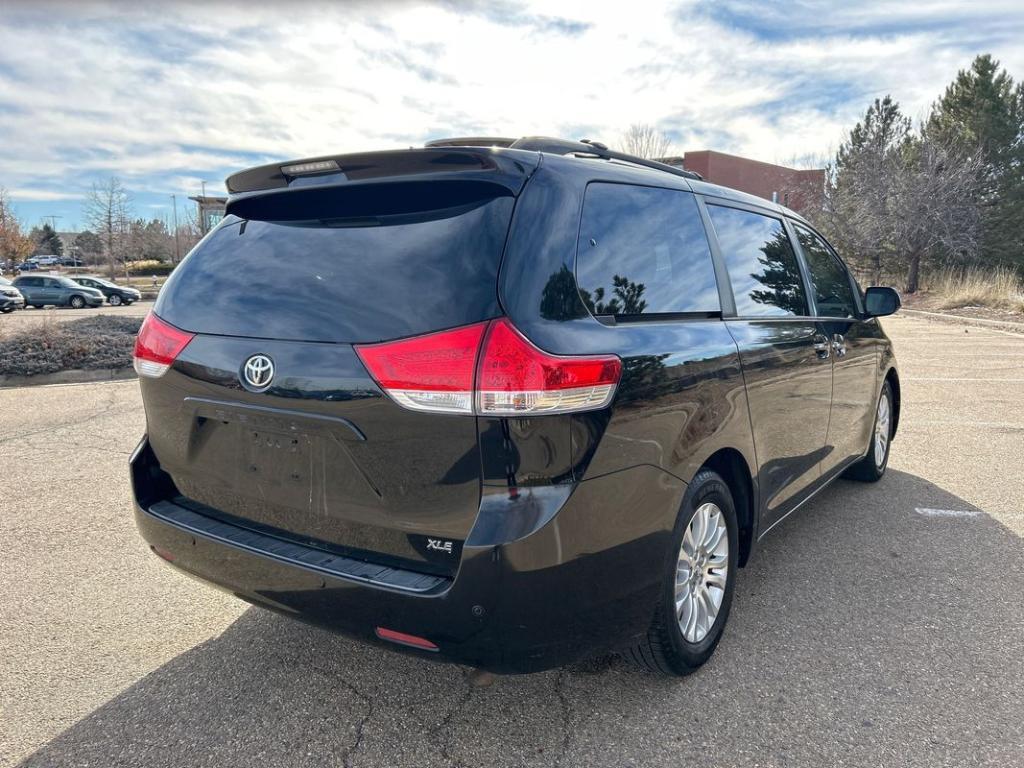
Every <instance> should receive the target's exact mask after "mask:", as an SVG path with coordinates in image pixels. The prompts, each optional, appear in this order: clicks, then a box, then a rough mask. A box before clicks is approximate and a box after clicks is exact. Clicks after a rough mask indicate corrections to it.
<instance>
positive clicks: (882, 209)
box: [824, 96, 981, 293]
mask: <svg viewBox="0 0 1024 768" xmlns="http://www.w3.org/2000/svg"><path fill="white" fill-rule="evenodd" d="M979 163H980V156H979V153H978V152H977V150H976V149H975V148H972V147H968V146H964V145H961V144H957V143H954V142H953V141H950V140H948V139H945V140H940V139H937V138H935V137H934V136H930V135H928V134H927V132H923V131H922V132H918V133H915V132H914V131H913V130H912V127H911V123H910V120H909V119H907V118H906V117H904V116H903V115H902V113H901V112H900V108H899V105H898V104H897V103H896V102H895V101H893V100H892V99H891V98H890V97H888V96H887V97H885V98H884V99H876V100H875V103H874V104H873V105H872V106H871V107H870V108H869V109H868V111H867V113H866V114H865V117H864V120H862V121H861V122H860V123H858V124H857V125H856V127H855V128H854V129H853V130H852V131H851V132H850V138H849V139H848V140H847V141H846V142H844V143H843V145H842V146H841V147H840V148H839V152H838V154H837V156H836V160H835V163H834V164H832V165H831V166H830V167H829V169H828V171H829V174H828V182H827V184H826V200H825V211H824V217H825V219H826V222H827V229H828V230H829V232H830V234H831V235H832V237H833V238H834V239H835V240H836V242H837V243H838V244H839V245H840V246H841V247H842V248H843V250H844V251H845V252H846V253H847V254H848V255H849V256H850V257H851V259H852V261H853V262H854V264H855V265H858V266H860V267H861V269H862V270H865V271H868V272H870V275H871V279H872V280H873V281H874V282H876V283H877V282H881V280H882V278H883V275H885V274H886V273H891V272H893V271H896V270H899V271H900V272H902V273H903V274H904V275H905V278H906V283H905V288H906V291H907V293H914V292H915V291H917V289H918V287H919V284H920V276H921V266H922V263H924V262H925V261H928V260H931V261H935V260H939V259H944V260H951V259H953V260H966V259H970V258H974V257H976V256H977V253H978V244H979V238H980V226H981V224H980V221H981V215H980V214H981V206H980V188H979V183H978V178H979V175H980V174H979V168H980V166H979Z"/></svg>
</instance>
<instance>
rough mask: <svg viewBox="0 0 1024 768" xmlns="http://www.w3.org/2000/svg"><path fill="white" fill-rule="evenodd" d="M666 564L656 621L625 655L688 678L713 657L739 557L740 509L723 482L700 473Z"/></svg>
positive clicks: (687, 498) (690, 490)
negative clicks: (737, 514) (738, 522)
mask: <svg viewBox="0 0 1024 768" xmlns="http://www.w3.org/2000/svg"><path fill="white" fill-rule="evenodd" d="M671 553H672V554H671V559H670V562H667V563H665V564H664V565H663V569H664V573H663V576H662V588H661V595H660V597H659V601H658V607H657V609H656V610H655V613H654V619H653V621H652V622H651V626H650V628H649V629H648V630H647V634H646V636H644V637H643V638H642V639H641V640H640V642H638V643H637V644H636V645H634V646H633V647H632V648H630V649H628V651H627V655H628V656H629V657H630V658H631V659H632V660H633V661H634V662H635V663H636V664H638V665H639V666H641V667H644V668H646V669H649V670H651V671H652V672H658V673H661V674H664V675H675V676H681V675H688V674H690V673H691V672H694V671H695V670H696V669H697V668H698V667H700V666H701V665H702V664H704V662H706V661H707V660H708V659H709V658H711V654H712V653H714V651H715V648H716V647H717V645H718V641H719V640H721V638H722V631H723V630H724V629H725V623H726V621H727V620H728V618H729V608H730V606H731V605H732V594H733V587H734V582H735V575H736V569H737V555H738V553H739V534H738V527H737V524H736V506H735V504H734V503H733V499H732V493H731V492H730V490H729V486H728V485H726V484H725V481H724V480H723V479H722V478H721V477H720V476H719V475H718V474H717V473H715V472H713V471H711V470H709V469H702V470H701V471H700V472H698V473H697V476H696V477H694V478H693V482H691V483H690V486H689V488H688V489H687V491H686V496H685V498H684V500H683V507H682V509H681V510H680V513H679V518H678V519H677V521H676V527H675V531H674V532H673V537H672V549H671Z"/></svg>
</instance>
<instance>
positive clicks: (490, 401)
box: [476, 318, 622, 415]
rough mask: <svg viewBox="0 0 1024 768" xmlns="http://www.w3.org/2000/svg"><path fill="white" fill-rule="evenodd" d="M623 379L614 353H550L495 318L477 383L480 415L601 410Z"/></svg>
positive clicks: (484, 349)
mask: <svg viewBox="0 0 1024 768" xmlns="http://www.w3.org/2000/svg"><path fill="white" fill-rule="evenodd" d="M621 375H622V362H621V361H620V360H619V358H618V357H616V356H615V355H598V356H593V357H567V356H560V355H549V354H548V353H547V352H543V351H541V350H539V349H537V347H535V346H534V345H533V344H531V343H530V342H529V341H528V340H527V339H526V338H525V337H524V336H523V335H522V334H521V333H519V331H517V330H516V329H515V327H514V326H513V325H512V323H510V322H509V321H508V319H507V318H501V319H499V320H494V321H493V322H492V323H491V325H490V328H489V329H488V332H487V338H486V339H485V340H484V347H483V351H482V352H481V354H480V368H479V372H478V374H477V381H476V390H477V393H476V406H477V412H478V413H480V414H498V415H504V414H520V413H566V412H569V411H586V410H593V409H595V408H603V407H604V406H606V405H608V403H610V402H611V399H612V397H613V396H614V394H615V387H616V385H617V384H618V383H619V377H620V376H621Z"/></svg>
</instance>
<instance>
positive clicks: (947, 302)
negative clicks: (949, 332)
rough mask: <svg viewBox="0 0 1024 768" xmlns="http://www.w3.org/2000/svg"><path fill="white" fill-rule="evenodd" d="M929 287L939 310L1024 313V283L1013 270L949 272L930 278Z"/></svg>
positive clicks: (946, 270)
mask: <svg viewBox="0 0 1024 768" xmlns="http://www.w3.org/2000/svg"><path fill="white" fill-rule="evenodd" d="M925 288H926V289H927V290H928V292H929V293H931V294H932V295H933V296H935V299H936V304H935V306H936V307H938V308H939V309H962V308H964V307H987V308H989V309H997V310H1002V311H1008V312H1019V313H1021V314H1024V280H1022V279H1021V277H1020V275H1019V274H1018V273H1017V272H1015V271H1014V270H1012V269H1006V268H1001V267H1000V268H989V269H980V268H976V267H974V268H967V269H945V270H942V271H940V272H936V273H933V274H932V275H929V277H928V279H927V283H926V285H925Z"/></svg>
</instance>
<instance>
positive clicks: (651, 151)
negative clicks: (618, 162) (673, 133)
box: [619, 123, 672, 160]
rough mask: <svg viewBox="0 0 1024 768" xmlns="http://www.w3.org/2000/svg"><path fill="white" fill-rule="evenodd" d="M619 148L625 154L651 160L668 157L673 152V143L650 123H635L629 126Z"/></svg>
mask: <svg viewBox="0 0 1024 768" xmlns="http://www.w3.org/2000/svg"><path fill="white" fill-rule="evenodd" d="M619 146H620V147H621V148H622V151H623V152H627V153H629V154H631V155H636V156H637V157H645V158H648V159H650V160H660V159H661V158H663V157H668V156H669V154H670V153H671V151H672V141H671V140H670V139H669V137H668V136H666V135H665V133H663V132H662V131H659V130H658V129H657V128H655V127H654V126H653V125H650V124H649V123H634V124H633V125H631V126H629V130H627V131H626V132H625V133H624V134H622V139H621V140H620V141H619Z"/></svg>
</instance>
